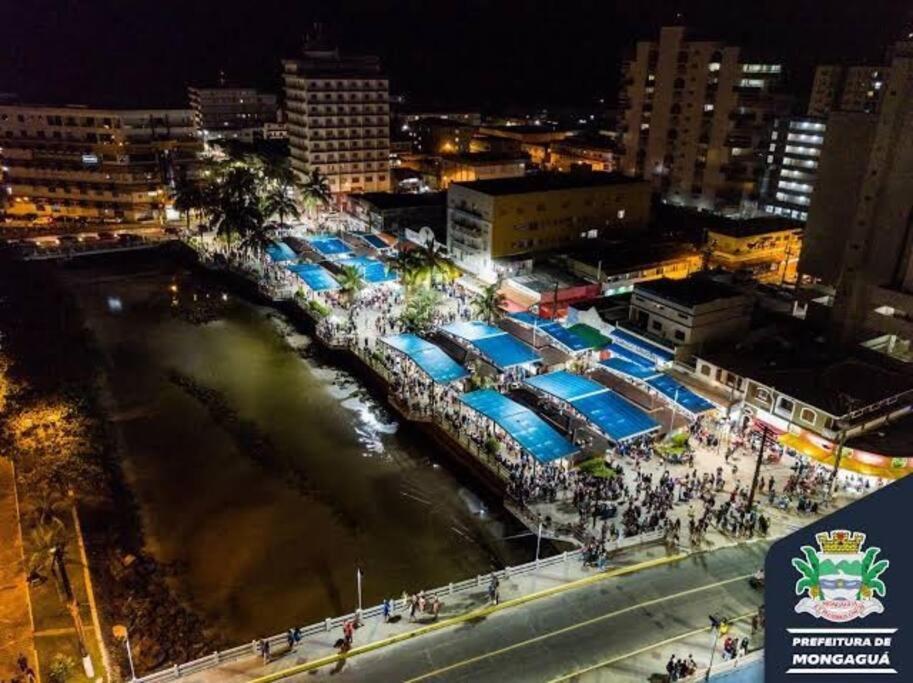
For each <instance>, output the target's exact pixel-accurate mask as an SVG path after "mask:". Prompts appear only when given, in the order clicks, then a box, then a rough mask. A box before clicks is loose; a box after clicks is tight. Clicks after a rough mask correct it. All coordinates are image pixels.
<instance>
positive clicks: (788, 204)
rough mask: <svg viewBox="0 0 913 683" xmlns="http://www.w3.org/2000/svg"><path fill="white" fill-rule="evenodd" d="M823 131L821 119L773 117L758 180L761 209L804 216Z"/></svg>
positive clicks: (767, 211)
mask: <svg viewBox="0 0 913 683" xmlns="http://www.w3.org/2000/svg"><path fill="white" fill-rule="evenodd" d="M826 132H827V123H826V122H825V121H824V119H819V118H812V117H807V116H803V117H795V116H793V117H785V118H780V119H777V120H776V121H774V124H773V126H772V128H771V133H770V138H769V141H768V146H767V152H766V154H767V158H766V162H765V165H764V177H763V179H762V182H761V206H760V209H761V211H763V212H764V213H770V214H774V215H775V216H783V217H784V218H791V219H793V220H797V221H802V222H803V223H804V222H805V221H807V220H808V209H809V207H810V206H811V203H812V193H813V192H814V191H815V181H816V179H817V177H818V160H819V158H820V157H821V149H822V147H824V137H825V133H826Z"/></svg>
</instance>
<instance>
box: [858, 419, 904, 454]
mask: <svg viewBox="0 0 913 683" xmlns="http://www.w3.org/2000/svg"><path fill="white" fill-rule="evenodd" d="M846 446H847V448H852V449H853V450H860V451H868V452H869V453H876V454H878V455H885V456H888V457H892V458H913V413H910V414H907V415H904V416H903V417H900V418H898V419H896V420H894V421H893V422H889V423H887V424H885V425H882V426H881V427H878V428H876V429H873V430H872V431H870V432H866V433H865V434H860V435H859V436H854V437H852V438H851V439H847V441H846Z"/></svg>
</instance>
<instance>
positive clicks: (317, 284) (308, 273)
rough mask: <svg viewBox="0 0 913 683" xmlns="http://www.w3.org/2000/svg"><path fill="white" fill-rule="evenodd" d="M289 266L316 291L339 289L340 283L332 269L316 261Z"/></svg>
mask: <svg viewBox="0 0 913 683" xmlns="http://www.w3.org/2000/svg"><path fill="white" fill-rule="evenodd" d="M287 268H288V269H289V270H290V271H292V272H293V273H294V274H295V275H297V276H298V277H299V278H301V279H302V280H304V283H305V284H306V285H307V286H308V287H310V288H311V290H313V291H315V292H326V291H329V290H331V289H339V283H338V282H336V280H334V279H333V276H332V275H330V271H328V270H327V269H326V268H324V267H323V266H320V265H317V264H316V263H298V264H296V265H293V266H287Z"/></svg>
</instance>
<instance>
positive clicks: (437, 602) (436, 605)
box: [431, 595, 443, 621]
mask: <svg viewBox="0 0 913 683" xmlns="http://www.w3.org/2000/svg"><path fill="white" fill-rule="evenodd" d="M442 605H443V603H442V602H441V599H440V598H439V597H438V596H436V595H435V596H434V599H433V600H432V601H431V614H432V616H433V617H434V619H435V621H436V620H437V615H438V614H439V613H440V611H441V606H442Z"/></svg>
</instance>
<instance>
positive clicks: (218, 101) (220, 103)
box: [187, 87, 279, 142]
mask: <svg viewBox="0 0 913 683" xmlns="http://www.w3.org/2000/svg"><path fill="white" fill-rule="evenodd" d="M187 95H188V98H189V100H190V108H191V109H192V110H193V120H194V124H195V125H196V127H197V130H198V131H199V132H200V135H201V137H202V138H203V140H204V141H208V140H219V139H227V140H242V141H244V142H252V141H253V140H257V139H263V137H264V126H265V125H266V124H275V123H276V121H277V113H278V109H279V105H278V102H277V99H276V96H275V95H272V94H269V93H264V92H260V91H258V90H257V89H255V88H230V87H217V88H202V87H191V88H188V89H187Z"/></svg>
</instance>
